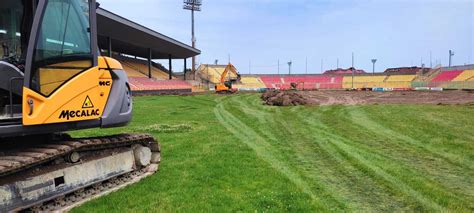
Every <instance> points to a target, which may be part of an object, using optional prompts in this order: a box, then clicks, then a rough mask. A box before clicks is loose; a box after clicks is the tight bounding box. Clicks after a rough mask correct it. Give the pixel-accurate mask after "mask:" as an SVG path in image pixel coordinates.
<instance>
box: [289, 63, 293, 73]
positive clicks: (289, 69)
mask: <svg viewBox="0 0 474 213" xmlns="http://www.w3.org/2000/svg"><path fill="white" fill-rule="evenodd" d="M291 64H293V62H291V61H289V62H288V75H291Z"/></svg>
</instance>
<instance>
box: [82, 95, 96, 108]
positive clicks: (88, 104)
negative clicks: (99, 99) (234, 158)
mask: <svg viewBox="0 0 474 213" xmlns="http://www.w3.org/2000/svg"><path fill="white" fill-rule="evenodd" d="M82 108H94V104H92V101H91V99H90V98H89V96H87V97H86V100H85V101H84V103H83V104H82Z"/></svg>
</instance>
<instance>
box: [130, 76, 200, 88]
mask: <svg viewBox="0 0 474 213" xmlns="http://www.w3.org/2000/svg"><path fill="white" fill-rule="evenodd" d="M129 82H130V85H131V89H132V91H179V90H189V91H191V89H192V86H191V84H189V83H188V82H186V81H183V80H157V79H153V78H147V77H130V78H129Z"/></svg>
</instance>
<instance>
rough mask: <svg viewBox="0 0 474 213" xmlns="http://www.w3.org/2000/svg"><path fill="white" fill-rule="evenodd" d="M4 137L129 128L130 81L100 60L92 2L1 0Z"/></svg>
mask: <svg viewBox="0 0 474 213" xmlns="http://www.w3.org/2000/svg"><path fill="white" fill-rule="evenodd" d="M0 11H1V13H0V44H1V45H2V51H1V55H0V137H2V136H3V137H4V136H10V135H18V134H21V135H25V134H40V133H48V132H60V131H66V130H72V129H82V128H92V127H115V126H121V125H125V124H127V123H128V121H130V119H131V109H132V106H131V104H132V103H131V97H130V96H131V95H130V89H129V85H128V79H127V76H126V74H125V73H124V72H123V70H122V67H121V65H120V63H118V62H117V61H115V60H114V59H111V58H106V57H100V56H99V51H98V47H97V29H96V28H97V27H96V2H95V0H2V4H1V5H0Z"/></svg>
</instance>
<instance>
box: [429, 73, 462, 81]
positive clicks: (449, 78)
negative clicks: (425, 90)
mask: <svg viewBox="0 0 474 213" xmlns="http://www.w3.org/2000/svg"><path fill="white" fill-rule="evenodd" d="M462 72H463V71H461V70H454V71H444V72H441V73H440V74H439V75H437V76H436V77H434V78H433V79H432V80H431V82H448V81H452V80H453V79H455V78H456V77H458V76H459V75H460V74H461V73H462Z"/></svg>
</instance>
